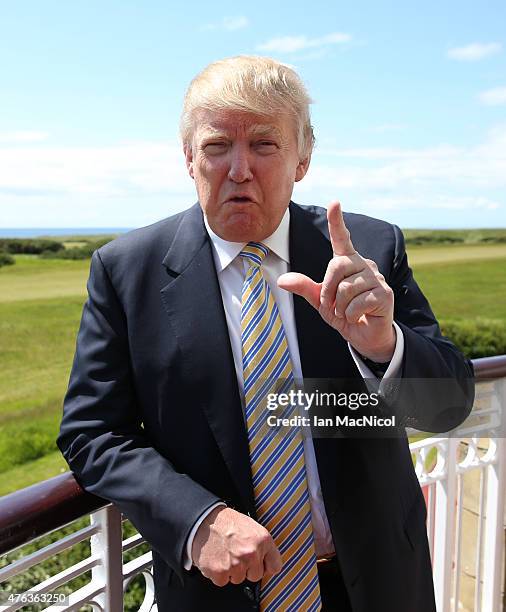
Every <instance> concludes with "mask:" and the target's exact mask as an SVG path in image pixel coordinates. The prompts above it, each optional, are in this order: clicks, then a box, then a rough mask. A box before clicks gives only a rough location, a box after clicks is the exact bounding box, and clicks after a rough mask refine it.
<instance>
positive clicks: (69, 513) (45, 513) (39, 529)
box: [0, 472, 108, 554]
mask: <svg viewBox="0 0 506 612" xmlns="http://www.w3.org/2000/svg"><path fill="white" fill-rule="evenodd" d="M107 503H108V502H106V501H105V500H103V499H101V498H100V497H96V496H95V495H92V494H91V493H87V492H86V491H84V490H83V489H82V488H81V486H80V485H79V484H78V482H77V481H76V479H75V478H74V476H73V474H71V473H70V472H65V473H64V474H60V475H59V476H55V477H54V478H50V479H49V480H44V481H42V482H38V483H37V484H34V485H32V486H31V487H26V488H25V489H20V490H19V491H14V493H11V494H10V495H6V496H5V497H2V498H0V554H4V553H6V552H8V551H10V550H12V549H14V548H16V547H18V546H21V545H22V544H25V543H27V542H29V541H30V540H33V539H35V538H37V537H39V536H41V535H44V534H45V533H48V532H50V531H53V530H54V529H58V528H59V527H63V526H64V525H67V524H68V523H71V522H72V521H74V520H76V519H78V518H79V517H81V516H83V515H85V514H89V513H90V512H94V511H95V510H98V509H99V508H102V507H103V506H105V505H107Z"/></svg>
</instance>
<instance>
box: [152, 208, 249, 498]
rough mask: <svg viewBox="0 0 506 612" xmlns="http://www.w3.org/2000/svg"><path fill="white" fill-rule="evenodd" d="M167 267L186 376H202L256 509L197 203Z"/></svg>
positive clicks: (221, 438) (167, 296) (220, 438)
mask: <svg viewBox="0 0 506 612" xmlns="http://www.w3.org/2000/svg"><path fill="white" fill-rule="evenodd" d="M163 264H164V265H165V266H166V267H167V271H168V273H169V274H170V275H171V276H172V277H173V280H172V281H171V282H170V283H169V284H168V285H167V286H166V287H164V288H163V289H162V291H161V296H162V301H163V304H164V306H165V309H166V311H167V314H168V315H169V318H170V321H171V323H172V326H173V329H174V332H175V334H176V336H177V339H178V342H179V345H180V348H181V352H182V355H183V360H184V362H183V367H184V369H185V377H186V378H187V380H189V381H191V380H192V378H193V379H195V373H197V372H198V379H199V382H200V385H199V387H200V388H199V389H195V392H196V393H201V405H202V409H203V411H204V413H205V415H206V417H207V421H208V423H209V427H210V429H211V431H212V433H213V435H214V438H215V440H216V443H217V444H218V447H219V449H220V451H221V453H222V456H223V459H224V461H225V464H226V465H227V467H228V469H229V471H230V473H231V475H232V478H233V480H234V482H235V485H236V487H237V490H238V492H239V494H240V496H241V498H242V500H243V502H244V504H245V505H246V507H247V508H248V509H250V510H252V509H253V507H254V503H253V488H252V484H251V468H250V462H249V453H248V440H247V434H246V429H245V425H244V418H243V414H242V409H241V402H240V398H239V390H238V387H237V379H236V374H235V367H234V361H233V356H232V349H231V346H230V340H229V334H228V328H227V323H226V319H225V313H224V310H223V305H222V298H221V292H220V287H219V283H218V278H217V275H216V270H215V266H214V261H213V254H212V247H211V243H210V241H209V238H208V235H207V232H206V230H205V226H204V222H203V217H202V213H201V210H200V206H199V205H198V204H196V205H195V206H194V207H192V208H191V209H190V210H189V211H188V212H187V213H186V214H185V215H184V216H183V218H182V221H181V224H180V226H179V228H178V230H177V233H176V236H175V238H174V241H173V243H172V246H171V248H170V249H169V251H168V252H167V255H166V256H165V258H164V260H163ZM197 450H198V449H197Z"/></svg>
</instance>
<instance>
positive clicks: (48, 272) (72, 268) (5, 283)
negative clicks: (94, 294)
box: [0, 255, 90, 302]
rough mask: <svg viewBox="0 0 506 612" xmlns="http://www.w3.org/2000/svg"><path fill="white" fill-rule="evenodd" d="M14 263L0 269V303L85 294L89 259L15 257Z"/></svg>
mask: <svg viewBox="0 0 506 612" xmlns="http://www.w3.org/2000/svg"><path fill="white" fill-rule="evenodd" d="M15 259H16V264H15V265H13V266H4V267H3V268H0V296H1V297H0V301H1V302H18V301H20V300H41V299H46V298H62V297H66V296H76V295H82V296H85V295H86V280H87V278H88V273H89V269H90V262H89V260H81V261H74V260H69V259H39V258H38V257H37V256H36V255H16V256H15Z"/></svg>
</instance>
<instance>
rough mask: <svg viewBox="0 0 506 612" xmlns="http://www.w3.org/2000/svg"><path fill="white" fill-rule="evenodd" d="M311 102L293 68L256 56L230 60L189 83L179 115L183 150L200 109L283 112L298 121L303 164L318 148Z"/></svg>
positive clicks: (262, 113) (265, 113)
mask: <svg viewBox="0 0 506 612" xmlns="http://www.w3.org/2000/svg"><path fill="white" fill-rule="evenodd" d="M311 102H312V100H311V98H310V97H309V94H308V92H307V90H306V88H305V86H304V83H303V82H302V80H301V79H300V77H299V76H298V74H297V73H296V72H295V70H293V69H292V68H290V67H289V66H286V65H285V64H281V63H280V62H277V61H276V60H273V59H271V58H269V57H258V56H254V55H239V56H237V57H230V58H226V59H223V60H219V61H217V62H213V63H212V64H209V66H207V67H206V68H204V70H202V72H200V73H199V74H198V75H197V76H196V77H195V78H194V79H193V80H192V82H191V83H190V85H189V87H188V90H187V92H186V95H185V98H184V103H183V112H182V115H181V122H180V132H181V138H182V140H183V144H184V145H186V146H188V145H190V143H191V139H192V136H193V128H194V114H195V111H197V110H199V109H205V110H212V111H220V110H226V109H228V110H235V111H244V112H247V113H253V114H256V115H259V116H262V117H273V116H276V115H278V114H280V113H284V114H288V115H291V116H293V118H294V119H295V126H296V131H297V144H298V153H299V156H300V158H301V159H305V158H307V157H308V156H309V155H310V154H311V151H312V149H313V145H314V135H313V128H312V126H311V118H310V114H309V104H310V103H311Z"/></svg>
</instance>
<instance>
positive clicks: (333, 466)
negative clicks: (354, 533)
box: [290, 202, 359, 518]
mask: <svg viewBox="0 0 506 612" xmlns="http://www.w3.org/2000/svg"><path fill="white" fill-rule="evenodd" d="M332 256H333V253H332V246H331V244H330V241H329V239H328V226H327V219H326V217H325V215H322V214H315V213H314V212H311V211H310V210H307V209H303V208H301V207H300V206H297V205H296V204H294V203H293V202H292V203H291V204H290V269H291V270H292V271H293V272H300V273H302V274H305V275H306V276H309V277H310V278H312V279H313V280H315V281H318V282H320V281H321V280H322V279H323V277H324V275H325V271H326V269H327V265H328V263H329V261H330V259H331V258H332ZM293 304H294V314H295V324H296V328H297V338H298V344H299V353H300V360H301V366H302V375H303V377H304V378H305V379H332V380H336V381H337V380H343V379H349V380H351V379H356V378H357V376H359V373H358V370H357V368H356V366H355V364H354V362H353V360H352V358H351V355H350V352H349V349H348V345H347V343H346V342H345V340H344V339H343V338H342V337H341V335H340V334H339V333H338V332H337V331H332V330H331V329H330V328H329V326H328V325H327V324H326V323H325V322H324V321H323V319H322V318H321V317H320V315H319V314H318V312H317V311H316V310H315V309H314V308H313V307H312V306H311V305H310V304H309V303H308V302H307V301H306V300H305V299H304V298H301V297H299V296H296V295H294V297H293ZM322 382H324V381H322ZM308 383H309V386H308V390H310V389H309V387H310V386H311V383H310V381H308ZM318 387H319V390H320V391H322V390H325V389H322V386H320V385H318V384H317V386H316V389H318ZM316 389H315V390H316ZM333 390H334V389H333ZM336 437H338V438H341V439H340V440H336V439H332V438H322V437H321V433H318V432H315V437H314V438H313V445H314V450H315V456H316V461H317V465H318V473H319V477H320V483H321V488H322V493H323V499H324V502H325V508H326V512H327V516H328V517H329V518H330V517H331V515H332V514H334V512H336V510H337V508H338V506H339V503H340V501H342V499H341V500H340V498H339V493H338V492H339V491H343V490H346V487H345V486H344V482H343V478H344V476H345V474H346V470H345V469H344V468H343V466H345V465H347V461H346V453H347V452H348V451H346V448H347V444H348V441H346V440H343V439H342V434H341V433H340V432H337V436H336Z"/></svg>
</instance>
